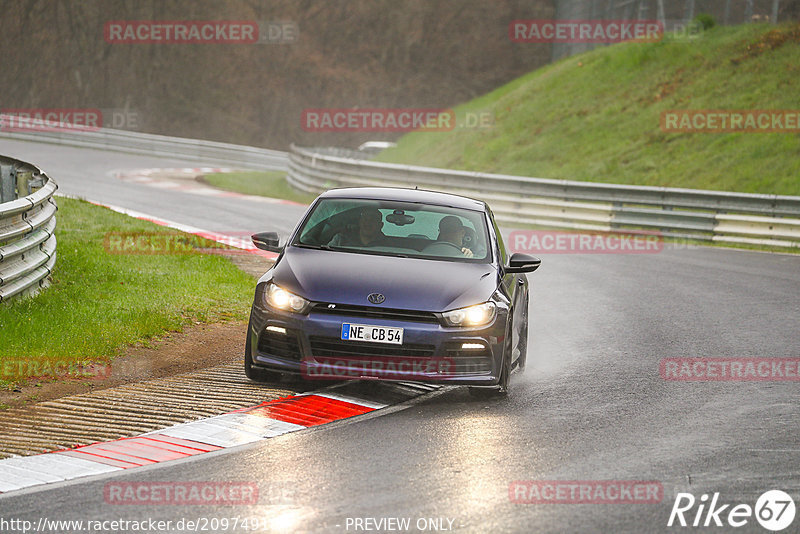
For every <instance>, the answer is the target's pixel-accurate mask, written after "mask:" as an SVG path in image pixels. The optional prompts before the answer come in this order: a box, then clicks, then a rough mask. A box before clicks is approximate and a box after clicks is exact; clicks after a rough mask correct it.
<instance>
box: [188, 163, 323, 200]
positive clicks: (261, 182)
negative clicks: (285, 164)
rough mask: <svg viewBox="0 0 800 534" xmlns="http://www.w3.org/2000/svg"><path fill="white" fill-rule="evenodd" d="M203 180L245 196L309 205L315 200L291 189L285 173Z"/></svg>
mask: <svg viewBox="0 0 800 534" xmlns="http://www.w3.org/2000/svg"><path fill="white" fill-rule="evenodd" d="M203 179H204V180H205V181H206V182H207V183H208V184H209V185H212V186H214V187H219V188H220V189H225V190H227V191H234V192H236V193H243V194H245V195H258V196H262V197H272V198H282V199H284V200H291V201H293V202H299V203H301V204H310V203H311V201H312V200H314V199H315V198H317V197H316V195H312V194H309V193H303V192H302V191H297V190H296V189H293V188H292V186H290V185H289V182H287V181H286V173H285V172H280V171H267V172H259V171H253V172H230V173H221V174H209V175H207V176H205V177H204V178H203Z"/></svg>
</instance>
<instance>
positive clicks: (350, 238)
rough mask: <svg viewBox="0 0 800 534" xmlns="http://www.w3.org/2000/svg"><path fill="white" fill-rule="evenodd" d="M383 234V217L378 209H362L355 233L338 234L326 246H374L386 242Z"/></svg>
mask: <svg viewBox="0 0 800 534" xmlns="http://www.w3.org/2000/svg"><path fill="white" fill-rule="evenodd" d="M386 239H387V238H386V235H385V234H384V233H383V215H381V211H380V210H379V209H378V208H363V209H362V210H361V214H360V215H359V216H358V231H357V232H339V233H338V234H336V235H335V236H333V239H331V240H330V242H329V243H328V246H331V247H341V246H364V247H366V246H375V245H383V244H384V243H385V242H386Z"/></svg>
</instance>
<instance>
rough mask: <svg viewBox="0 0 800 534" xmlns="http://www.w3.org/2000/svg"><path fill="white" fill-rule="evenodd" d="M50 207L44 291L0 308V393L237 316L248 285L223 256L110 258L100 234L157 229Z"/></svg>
mask: <svg viewBox="0 0 800 534" xmlns="http://www.w3.org/2000/svg"><path fill="white" fill-rule="evenodd" d="M58 205H59V212H58V224H57V227H56V238H57V240H58V249H57V251H58V259H57V261H56V266H55V270H54V272H53V283H52V285H51V286H50V287H49V288H48V289H46V290H45V291H43V292H42V293H40V294H39V295H38V296H36V297H35V298H33V299H16V300H11V301H9V302H8V303H3V304H0V333H1V334H0V387H12V386H13V384H15V383H17V382H19V381H21V380H22V379H24V378H27V377H31V376H45V377H58V376H62V375H64V374H65V369H69V370H71V371H76V370H77V373H78V374H79V375H82V376H87V377H88V376H90V375H91V372H92V369H93V367H92V364H103V363H107V362H109V361H110V360H111V359H112V358H113V357H114V356H116V355H117V354H119V353H120V351H121V349H123V348H124V347H126V346H128V345H132V344H136V343H142V342H147V341H148V340H152V339H154V338H157V337H159V336H161V335H163V334H165V333H166V332H169V331H180V330H181V328H182V327H183V326H184V325H187V324H190V323H198V322H218V321H225V320H231V319H237V320H243V319H246V318H247V313H248V311H249V308H250V304H251V299H252V293H253V288H254V283H253V279H252V278H251V277H250V276H249V275H247V274H245V273H243V272H242V271H240V270H239V269H237V268H236V267H235V266H234V265H233V264H232V263H231V262H230V261H229V260H227V259H226V258H224V257H221V256H217V255H207V254H200V253H180V254H160V255H155V254H150V255H143V254H112V253H109V252H108V251H107V249H106V247H105V246H104V240H105V238H106V236H107V234H108V233H109V232H124V233H126V234H130V233H133V234H136V233H145V234H149V233H154V232H155V233H163V232H164V231H165V229H164V228H163V227H160V226H157V225H155V224H152V223H149V222H146V221H141V220H139V219H134V218H131V217H128V216H125V215H121V214H119V213H115V212H113V211H111V210H108V209H106V208H102V207H98V206H94V205H92V204H89V203H88V202H84V201H80V200H73V199H68V198H59V200H58ZM170 232H172V231H170ZM190 241H192V242H196V241H197V240H196V238H193V237H192V239H191V240H190ZM101 367H102V365H101Z"/></svg>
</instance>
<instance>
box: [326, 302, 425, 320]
mask: <svg viewBox="0 0 800 534" xmlns="http://www.w3.org/2000/svg"><path fill="white" fill-rule="evenodd" d="M329 306H334V307H333V308H329ZM311 311H312V313H326V314H332V315H347V316H351V317H366V318H368V319H389V320H393V321H413V322H418V323H438V322H439V319H437V318H436V315H435V314H434V313H431V312H424V311H415V310H396V309H391V308H377V307H373V306H356V305H352V304H328V303H324V302H320V303H317V304H315V305H314V308H313V309H312V310H311Z"/></svg>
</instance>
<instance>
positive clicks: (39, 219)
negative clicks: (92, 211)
mask: <svg viewBox="0 0 800 534" xmlns="http://www.w3.org/2000/svg"><path fill="white" fill-rule="evenodd" d="M57 187H58V186H57V185H56V183H55V182H54V181H53V180H52V179H51V178H50V177H48V176H47V175H46V174H45V173H44V172H42V171H41V169H39V168H38V167H36V166H34V165H31V164H30V163H25V162H23V161H19V160H16V159H12V158H7V157H4V156H0V302H3V301H5V300H7V299H9V298H11V297H13V296H16V295H22V294H33V293H35V292H36V291H38V290H39V289H40V288H42V287H45V286H47V285H48V284H49V282H50V281H49V277H50V273H51V272H52V271H53V266H54V265H55V262H56V236H55V235H54V232H55V229H56V217H55V213H56V209H57V207H56V203H55V200H54V199H53V193H54V192H55V191H56V189H57Z"/></svg>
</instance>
